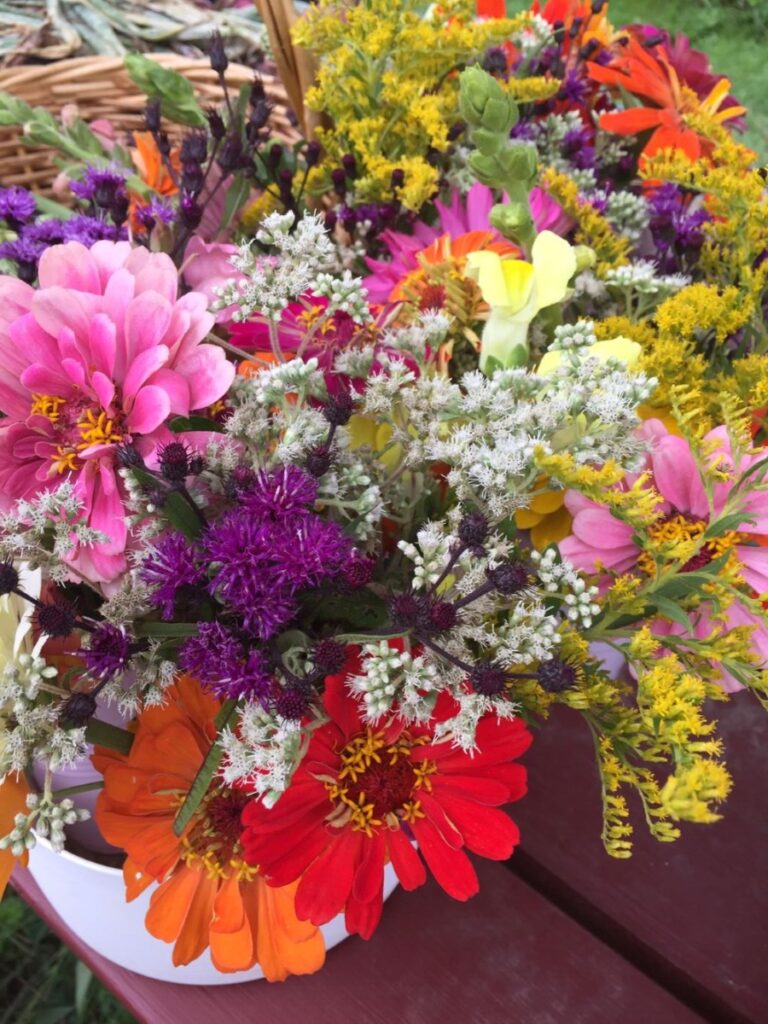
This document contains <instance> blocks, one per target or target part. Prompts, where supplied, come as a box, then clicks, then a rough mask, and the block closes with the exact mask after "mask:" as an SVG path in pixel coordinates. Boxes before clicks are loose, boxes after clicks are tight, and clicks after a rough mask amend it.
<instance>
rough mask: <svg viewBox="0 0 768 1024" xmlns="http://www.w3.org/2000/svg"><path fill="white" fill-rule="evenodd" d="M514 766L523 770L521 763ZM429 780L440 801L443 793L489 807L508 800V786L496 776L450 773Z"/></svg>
mask: <svg viewBox="0 0 768 1024" xmlns="http://www.w3.org/2000/svg"><path fill="white" fill-rule="evenodd" d="M516 767H517V768H520V769H522V771H523V772H525V769H524V768H523V767H522V765H516ZM495 774H496V773H495V772H494V775H495ZM431 781H432V791H433V792H434V794H435V796H436V797H437V799H438V800H440V801H441V802H442V794H443V793H447V794H453V796H463V797H465V798H466V799H467V800H475V801H477V803H480V804H487V805H488V806H489V807H498V806H499V805H500V804H505V803H507V801H508V800H509V786H507V785H505V783H504V782H502V781H500V780H499V779H498V778H492V779H490V778H484V777H483V776H473V775H454V774H451V775H435V776H433V778H432V780H431Z"/></svg>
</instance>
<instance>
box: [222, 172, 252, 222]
mask: <svg viewBox="0 0 768 1024" xmlns="http://www.w3.org/2000/svg"><path fill="white" fill-rule="evenodd" d="M250 194H251V183H250V181H248V179H247V178H246V177H245V175H244V174H236V175H235V178H234V180H233V182H232V184H231V185H230V186H229V188H228V189H227V198H226V201H225V203H224V212H223V213H222V215H221V224H220V225H219V231H224V230H225V229H226V228H227V227H229V225H230V223H231V221H232V219H233V218H234V216H235V214H236V213H237V211H238V210H239V209H240V207H241V206H242V205H243V203H244V202H245V201H246V199H247V198H248V196H249V195H250Z"/></svg>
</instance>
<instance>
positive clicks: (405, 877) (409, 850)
mask: <svg viewBox="0 0 768 1024" xmlns="http://www.w3.org/2000/svg"><path fill="white" fill-rule="evenodd" d="M387 840H388V847H389V858H390V860H391V861H392V867H393V868H394V869H395V874H396V875H397V877H398V878H399V879H400V885H402V887H403V888H404V889H405V890H407V891H408V892H411V891H412V890H413V889H418V888H419V886H420V885H424V883H425V882H426V880H427V871H426V868H425V867H424V863H423V861H422V859H421V857H420V856H419V855H418V853H417V852H416V850H415V849H414V847H413V845H412V844H411V843H410V842H409V841H408V839H407V838H406V837H405V836H404V835H403V833H402V831H401V830H400V829H397V830H395V831H392V832H388V833H387Z"/></svg>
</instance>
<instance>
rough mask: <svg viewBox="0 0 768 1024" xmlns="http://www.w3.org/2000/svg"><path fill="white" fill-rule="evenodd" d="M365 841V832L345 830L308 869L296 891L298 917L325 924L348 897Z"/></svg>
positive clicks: (340, 908)
mask: <svg viewBox="0 0 768 1024" xmlns="http://www.w3.org/2000/svg"><path fill="white" fill-rule="evenodd" d="M364 840H365V836H364V834H363V833H362V832H352V831H351V830H350V831H344V832H342V833H341V834H340V835H339V836H338V837H337V838H336V839H334V840H333V842H331V843H330V845H329V846H328V847H326V849H325V850H324V851H323V853H321V854H320V856H319V857H318V858H317V860H316V861H315V862H314V863H313V864H312V865H311V866H310V867H309V868H308V869H307V871H306V873H305V874H304V876H303V878H302V879H301V881H300V882H299V887H298V889H297V890H296V916H297V917H300V918H302V920H309V921H311V922H312V924H317V925H320V924H326V923H327V922H328V921H330V920H331V918H333V917H335V916H336V915H337V914H338V913H339V911H340V910H342V908H343V907H344V904H345V903H346V902H347V900H348V899H349V894H350V892H351V891H352V883H353V881H354V878H355V871H356V868H357V865H358V861H359V858H360V854H361V846H362V844H363V842H364Z"/></svg>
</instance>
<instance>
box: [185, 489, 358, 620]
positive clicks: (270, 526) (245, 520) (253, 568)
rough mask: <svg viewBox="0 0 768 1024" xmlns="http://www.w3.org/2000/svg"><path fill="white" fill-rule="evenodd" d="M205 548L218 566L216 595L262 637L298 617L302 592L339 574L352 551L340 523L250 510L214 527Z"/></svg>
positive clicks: (232, 514)
mask: <svg viewBox="0 0 768 1024" xmlns="http://www.w3.org/2000/svg"><path fill="white" fill-rule="evenodd" d="M202 546H203V549H204V555H205V556H206V559H207V561H209V562H210V563H212V564H213V566H214V576H213V579H212V580H211V582H210V584H209V588H210V591H211V593H212V594H213V595H214V596H215V597H217V598H218V600H220V601H221V602H222V603H223V604H225V605H226V606H227V607H228V608H229V609H230V610H232V611H235V612H237V613H238V614H239V615H240V616H241V617H242V620H243V624H244V626H245V628H246V629H247V630H248V631H249V632H253V633H255V634H256V635H257V636H259V637H261V639H262V640H268V639H269V638H270V637H272V636H274V635H275V633H276V632H277V631H278V630H279V629H280V628H281V627H283V626H284V625H285V624H286V623H287V622H289V621H290V620H291V619H292V618H293V616H294V615H295V614H296V611H297V608H298V605H297V600H296V598H297V595H298V593H299V592H300V591H302V590H304V589H306V588H309V587H317V586H320V584H322V583H324V582H326V581H327V580H330V579H332V578H333V577H334V576H335V575H337V574H338V572H339V571H340V569H341V567H342V565H343V564H344V561H345V560H346V559H347V557H348V556H349V552H350V549H351V544H350V541H349V540H348V538H347V537H346V535H345V534H344V532H343V530H342V529H341V527H340V526H338V525H337V524H336V523H332V522H326V521H324V520H322V519H320V517H319V516H316V515H314V514H313V513H311V512H294V513H293V514H288V515H284V516H283V518H281V519H278V520H266V521H265V520H263V519H260V518H259V517H257V516H255V515H254V514H253V512H252V510H251V509H249V508H242V509H237V510H235V511H233V512H230V513H229V514H228V515H227V516H225V517H224V518H223V519H220V520H219V521H218V522H217V523H215V524H214V525H213V526H211V527H209V529H208V531H207V533H206V535H205V537H204V538H203V542H202Z"/></svg>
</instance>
